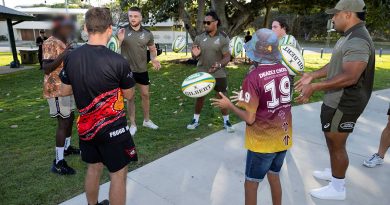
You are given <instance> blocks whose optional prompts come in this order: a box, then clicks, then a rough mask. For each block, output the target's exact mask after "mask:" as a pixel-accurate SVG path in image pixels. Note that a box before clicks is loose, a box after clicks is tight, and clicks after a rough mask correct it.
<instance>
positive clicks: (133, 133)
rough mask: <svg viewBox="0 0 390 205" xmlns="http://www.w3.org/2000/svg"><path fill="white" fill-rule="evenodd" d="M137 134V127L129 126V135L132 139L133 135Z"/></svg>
mask: <svg viewBox="0 0 390 205" xmlns="http://www.w3.org/2000/svg"><path fill="white" fill-rule="evenodd" d="M136 132H137V126H134V125H131V126H130V134H131V136H133V137H134V135H135V133H136Z"/></svg>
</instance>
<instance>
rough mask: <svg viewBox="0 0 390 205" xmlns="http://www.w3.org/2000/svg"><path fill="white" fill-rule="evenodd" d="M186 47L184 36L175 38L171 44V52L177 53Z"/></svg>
mask: <svg viewBox="0 0 390 205" xmlns="http://www.w3.org/2000/svg"><path fill="white" fill-rule="evenodd" d="M185 46H186V38H184V36H177V37H176V38H175V40H174V41H173V43H172V51H173V52H175V53H178V52H180V51H182V50H183V48H184V47H185Z"/></svg>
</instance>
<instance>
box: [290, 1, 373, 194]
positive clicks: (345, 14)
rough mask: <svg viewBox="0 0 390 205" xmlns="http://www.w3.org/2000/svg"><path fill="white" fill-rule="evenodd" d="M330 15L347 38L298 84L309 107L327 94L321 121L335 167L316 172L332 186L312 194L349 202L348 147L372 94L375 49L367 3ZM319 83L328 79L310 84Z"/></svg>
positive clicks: (349, 4) (342, 6) (347, 4)
mask: <svg viewBox="0 0 390 205" xmlns="http://www.w3.org/2000/svg"><path fill="white" fill-rule="evenodd" d="M326 13H328V14H333V18H332V21H333V23H334V26H335V29H336V31H338V32H340V33H343V36H342V37H341V38H340V39H339V41H338V42H337V43H336V45H335V47H334V49H333V53H332V58H331V60H330V62H329V63H328V64H327V65H325V66H324V67H323V68H321V69H320V70H317V71H314V72H312V73H305V74H304V75H303V76H302V78H301V79H300V80H299V81H298V82H297V83H296V90H297V91H298V92H300V95H299V97H297V98H296V100H297V102H298V103H307V102H308V101H309V98H310V96H311V95H312V94H313V93H314V92H315V91H325V96H324V102H323V105H322V108H321V117H320V118H321V124H322V130H323V132H324V134H325V138H326V142H327V145H328V149H329V154H330V164H331V168H327V169H325V170H324V171H315V172H314V173H313V175H314V177H316V178H318V179H322V180H328V181H331V182H330V183H329V185H328V186H325V187H322V188H320V189H315V190H312V191H311V193H310V194H311V195H312V196H313V197H316V198H320V199H333V200H344V199H345V198H346V188H345V173H346V171H347V168H348V164H349V160H348V154H347V151H346V149H345V146H346V142H347V138H348V136H349V133H352V131H353V129H354V127H355V123H356V121H357V119H358V118H359V116H360V115H361V113H362V112H363V111H364V108H365V107H366V105H367V103H368V100H369V99H370V96H371V93H372V87H373V81H374V71H375V48H374V44H373V42H372V39H371V37H370V34H369V33H368V31H367V29H366V27H365V23H364V19H365V4H364V2H363V0H340V1H339V2H338V3H337V4H336V7H335V8H334V9H329V10H327V11H326ZM319 78H326V79H325V80H323V81H321V82H316V83H311V82H312V80H314V79H319Z"/></svg>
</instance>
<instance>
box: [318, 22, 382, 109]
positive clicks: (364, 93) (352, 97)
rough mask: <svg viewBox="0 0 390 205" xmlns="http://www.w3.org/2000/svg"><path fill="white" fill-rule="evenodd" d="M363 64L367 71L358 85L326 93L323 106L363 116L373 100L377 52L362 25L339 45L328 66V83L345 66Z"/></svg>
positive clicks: (349, 31) (341, 39)
mask: <svg viewBox="0 0 390 205" xmlns="http://www.w3.org/2000/svg"><path fill="white" fill-rule="evenodd" d="M352 61H362V62H366V63H367V67H366V68H365V70H364V72H363V73H362V75H361V76H360V78H359V80H358V82H357V83H356V84H355V85H352V86H349V87H345V88H342V89H336V90H329V91H327V92H326V93H325V96H324V104H325V105H327V106H329V107H332V108H335V109H339V110H340V111H342V112H343V113H345V114H356V113H361V112H363V110H364V108H365V107H366V105H367V103H368V100H369V99H370V97H371V93H372V87H373V83H374V71H375V48H374V44H373V42H372V39H371V37H370V34H369V33H368V31H367V29H366V27H365V24H364V23H363V22H362V23H359V24H357V25H355V26H354V27H352V28H350V29H349V30H348V31H346V32H345V33H344V36H343V37H341V38H340V39H339V40H338V42H337V43H336V45H335V47H334V49H333V53H332V58H331V59H330V62H329V65H328V76H327V79H332V78H333V77H334V76H336V75H338V74H340V73H341V72H342V71H343V63H345V62H352Z"/></svg>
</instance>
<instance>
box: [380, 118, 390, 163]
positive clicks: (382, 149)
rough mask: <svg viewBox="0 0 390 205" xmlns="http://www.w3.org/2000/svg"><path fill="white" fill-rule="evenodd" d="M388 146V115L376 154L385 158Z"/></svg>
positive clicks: (389, 127) (389, 135) (389, 122)
mask: <svg viewBox="0 0 390 205" xmlns="http://www.w3.org/2000/svg"><path fill="white" fill-rule="evenodd" d="M389 147H390V116H389V117H388V121H387V125H386V127H385V129H383V131H382V135H381V142H380V144H379V149H378V155H379V156H380V157H382V158H385V154H386V152H387V150H388V149H389Z"/></svg>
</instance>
